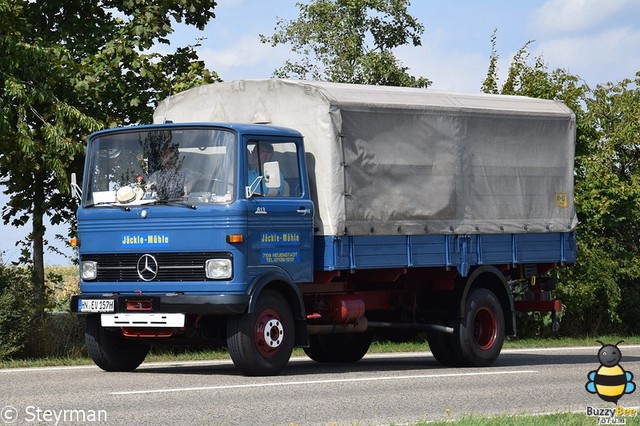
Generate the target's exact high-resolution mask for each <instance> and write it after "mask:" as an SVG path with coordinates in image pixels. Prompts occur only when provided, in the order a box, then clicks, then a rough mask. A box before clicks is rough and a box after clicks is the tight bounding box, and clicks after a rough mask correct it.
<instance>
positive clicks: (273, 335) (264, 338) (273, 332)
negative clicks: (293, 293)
mask: <svg viewBox="0 0 640 426" xmlns="http://www.w3.org/2000/svg"><path fill="white" fill-rule="evenodd" d="M255 339H256V341H255V342H256V346H257V348H258V351H259V352H260V354H261V355H262V356H264V357H267V358H270V357H273V356H275V354H276V352H277V351H278V349H279V348H280V345H282V342H283V339H284V325H283V324H282V320H281V319H280V316H279V315H278V313H277V312H276V311H275V310H273V309H266V310H265V311H264V312H262V314H261V315H260V317H259V318H258V321H256V328H255Z"/></svg>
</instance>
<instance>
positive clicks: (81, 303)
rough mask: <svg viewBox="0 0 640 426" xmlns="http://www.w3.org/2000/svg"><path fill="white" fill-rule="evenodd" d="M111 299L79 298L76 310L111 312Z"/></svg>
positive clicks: (112, 302) (112, 309) (113, 304)
mask: <svg viewBox="0 0 640 426" xmlns="http://www.w3.org/2000/svg"><path fill="white" fill-rule="evenodd" d="M114 306H115V303H114V300H113V299H80V300H78V312H113V311H114Z"/></svg>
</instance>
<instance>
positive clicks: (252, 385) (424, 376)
mask: <svg viewBox="0 0 640 426" xmlns="http://www.w3.org/2000/svg"><path fill="white" fill-rule="evenodd" d="M537 372H538V371H537V370H507V371H479V372H475V373H443V374H419V375H412V376H383V377H360V378H352V379H333V380H305V381H300V382H275V383H248V384H243V385H224V386H201V387H192V388H169V389H147V390H137V391H117V392H110V394H111V395H140V394H150V393H171V392H193V391H203V390H223V389H246V388H259V387H267V386H270V387H274V386H300V385H318V384H330V383H353V382H376V381H385V380H387V381H388V380H411V379H434V378H440V377H468V376H499V375H504V374H534V373H537Z"/></svg>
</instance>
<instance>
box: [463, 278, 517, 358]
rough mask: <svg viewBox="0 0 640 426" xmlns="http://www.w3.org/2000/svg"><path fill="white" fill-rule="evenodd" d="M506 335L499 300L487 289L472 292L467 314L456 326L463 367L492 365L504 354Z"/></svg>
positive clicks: (469, 296) (468, 301) (468, 298)
mask: <svg viewBox="0 0 640 426" xmlns="http://www.w3.org/2000/svg"><path fill="white" fill-rule="evenodd" d="M504 336H505V331H504V313H503V310H502V306H501V305H500V301H498V298H497V297H496V296H495V294H493V293H492V292H491V291H489V290H487V289H484V288H478V289H473V290H471V291H470V292H469V295H468V297H467V301H466V315H465V317H464V318H463V319H462V320H461V321H460V322H459V323H458V324H456V326H455V328H454V333H453V336H452V339H451V343H452V349H453V352H454V356H455V358H456V359H457V360H458V361H459V365H461V366H466V367H488V366H490V365H492V364H493V363H494V362H495V360H496V359H497V358H498V356H499V355H500V351H501V350H502V344H503V342H504Z"/></svg>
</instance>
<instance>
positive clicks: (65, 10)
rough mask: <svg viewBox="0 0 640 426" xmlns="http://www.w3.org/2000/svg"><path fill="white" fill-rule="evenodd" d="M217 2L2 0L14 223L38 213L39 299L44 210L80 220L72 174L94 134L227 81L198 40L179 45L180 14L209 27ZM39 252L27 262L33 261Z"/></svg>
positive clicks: (4, 147)
mask: <svg viewBox="0 0 640 426" xmlns="http://www.w3.org/2000/svg"><path fill="white" fill-rule="evenodd" d="M215 4H216V3H215V1H213V0H161V1H154V2H150V1H140V0H118V1H111V0H110V1H106V2H85V1H81V0H54V1H50V0H46V1H45V0H35V1H34V0H31V1H26V0H21V1H20V0H19V1H12V2H7V1H6V0H0V22H2V26H0V52H1V53H2V57H3V61H1V62H0V80H2V83H3V84H2V86H0V183H2V184H3V185H6V186H7V193H8V194H10V195H11V199H10V200H9V202H8V204H7V205H6V206H4V207H3V209H2V218H3V221H4V223H5V224H11V225H12V226H24V225H25V224H27V223H28V222H29V221H30V220H31V222H32V226H33V228H32V232H31V233H30V234H29V241H30V242H32V244H33V246H32V251H31V254H32V256H33V257H32V259H31V261H29V263H30V264H31V265H32V267H33V268H34V278H35V280H36V282H37V283H38V285H37V286H36V289H35V293H36V298H37V299H38V300H39V301H40V303H42V302H43V301H44V281H45V276H44V264H43V252H44V249H45V247H46V246H47V245H48V242H47V241H46V240H44V232H45V229H44V220H43V218H44V216H45V215H48V216H49V220H50V222H51V223H52V224H58V223H62V222H70V221H72V220H73V212H74V210H75V207H76V206H75V201H74V200H72V199H71V197H69V190H68V188H69V185H68V181H69V175H70V173H71V172H79V171H80V169H81V167H82V163H83V155H84V143H83V142H84V140H85V139H86V137H87V135H88V134H89V133H90V132H92V131H94V130H98V129H100V128H103V127H113V126H117V125H126V124H131V123H137V122H149V121H150V120H151V117H152V112H153V108H154V106H155V105H156V103H157V102H158V100H159V99H161V98H164V97H166V96H168V95H169V94H171V93H172V92H174V91H176V90H184V89H186V88H190V87H193V86H195V85H198V84H203V83H210V82H213V81H217V80H219V79H218V77H217V75H216V74H215V73H214V72H211V71H208V70H207V69H206V68H205V67H204V64H203V62H202V61H199V60H198V57H197V55H196V53H195V50H194V48H195V47H196V45H192V46H186V47H180V48H178V49H177V50H176V51H175V52H174V53H171V54H160V53H157V52H155V51H154V50H157V49H154V46H155V45H156V44H157V43H161V44H168V39H167V36H168V35H169V34H170V33H171V32H172V31H173V28H172V24H173V22H183V21H184V22H185V23H186V24H188V25H194V26H196V27H197V28H199V29H203V28H204V26H205V25H206V23H207V22H208V21H209V20H210V19H212V18H213V17H214V16H215V15H214V13H213V9H214V7H215ZM28 255H29V251H27V252H25V253H23V256H22V258H21V262H23V263H27V257H28Z"/></svg>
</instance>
